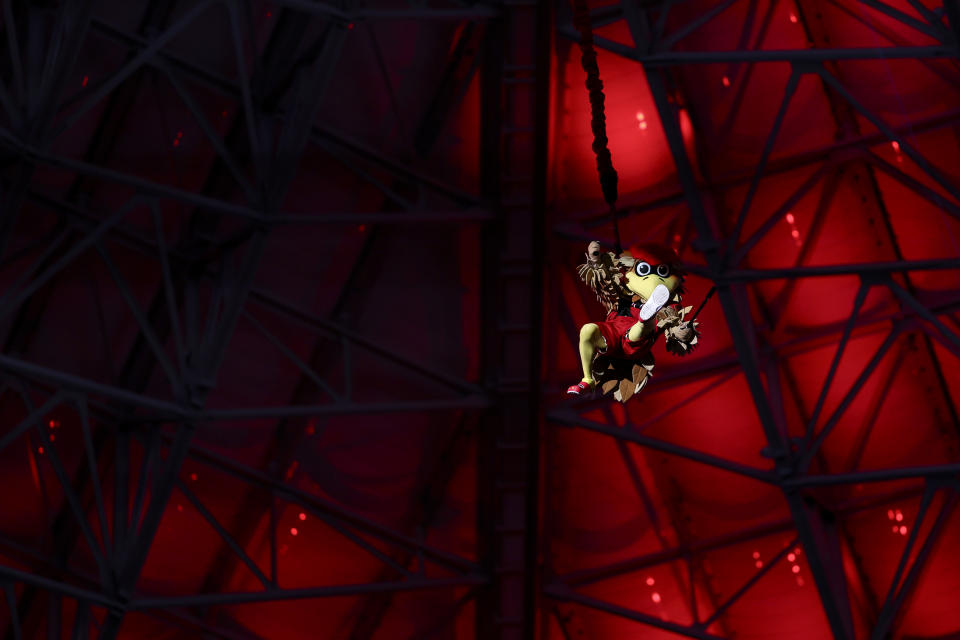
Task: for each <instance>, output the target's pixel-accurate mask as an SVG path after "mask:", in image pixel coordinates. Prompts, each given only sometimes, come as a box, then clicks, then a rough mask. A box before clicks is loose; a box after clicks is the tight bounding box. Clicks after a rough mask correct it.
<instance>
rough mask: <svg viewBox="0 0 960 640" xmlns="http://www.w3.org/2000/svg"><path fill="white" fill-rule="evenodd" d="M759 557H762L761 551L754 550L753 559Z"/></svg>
mask: <svg viewBox="0 0 960 640" xmlns="http://www.w3.org/2000/svg"><path fill="white" fill-rule="evenodd" d="M759 557H760V552H759V551H754V552H753V559H754V560H756V559H757V558H759Z"/></svg>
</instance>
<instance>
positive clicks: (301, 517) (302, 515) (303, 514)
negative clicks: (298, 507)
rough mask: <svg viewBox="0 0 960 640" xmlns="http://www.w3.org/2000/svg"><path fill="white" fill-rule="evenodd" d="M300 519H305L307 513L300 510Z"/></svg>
mask: <svg viewBox="0 0 960 640" xmlns="http://www.w3.org/2000/svg"><path fill="white" fill-rule="evenodd" d="M300 519H301V520H306V519H307V514H305V513H304V512H303V511H301V512H300Z"/></svg>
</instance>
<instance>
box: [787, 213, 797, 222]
mask: <svg viewBox="0 0 960 640" xmlns="http://www.w3.org/2000/svg"><path fill="white" fill-rule="evenodd" d="M784 219H785V220H786V221H787V223H788V224H793V223H794V222H796V220H797V219H796V218H794V217H793V214H792V213H788V214H787V215H786V216H784Z"/></svg>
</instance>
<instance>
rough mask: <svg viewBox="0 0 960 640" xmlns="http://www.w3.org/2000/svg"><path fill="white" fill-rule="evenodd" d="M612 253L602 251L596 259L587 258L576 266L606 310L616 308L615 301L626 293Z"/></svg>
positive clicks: (578, 273)
mask: <svg viewBox="0 0 960 640" xmlns="http://www.w3.org/2000/svg"><path fill="white" fill-rule="evenodd" d="M613 259H614V256H613V253H609V252H607V253H602V254H600V257H599V258H598V259H596V260H588V261H587V262H586V263H585V264H581V265H580V266H579V267H577V275H579V276H580V279H581V280H583V281H584V282H585V283H586V285H587V286H588V287H590V289H591V290H592V291H593V292H594V293H595V294H596V295H597V300H599V301H600V304H602V305H603V306H604V307H605V308H606V310H607V312H608V313H609V312H610V311H612V310H613V309H616V308H617V301H618V300H619V299H620V298H621V297H622V296H624V295H628V294H627V292H626V290H625V289H624V288H623V285H622V284H621V283H620V272H619V271H618V270H617V269H616V268H615V267H614V262H613Z"/></svg>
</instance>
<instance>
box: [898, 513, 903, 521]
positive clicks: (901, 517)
mask: <svg viewBox="0 0 960 640" xmlns="http://www.w3.org/2000/svg"><path fill="white" fill-rule="evenodd" d="M897 522H903V513H902V512H900V511H897Z"/></svg>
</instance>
